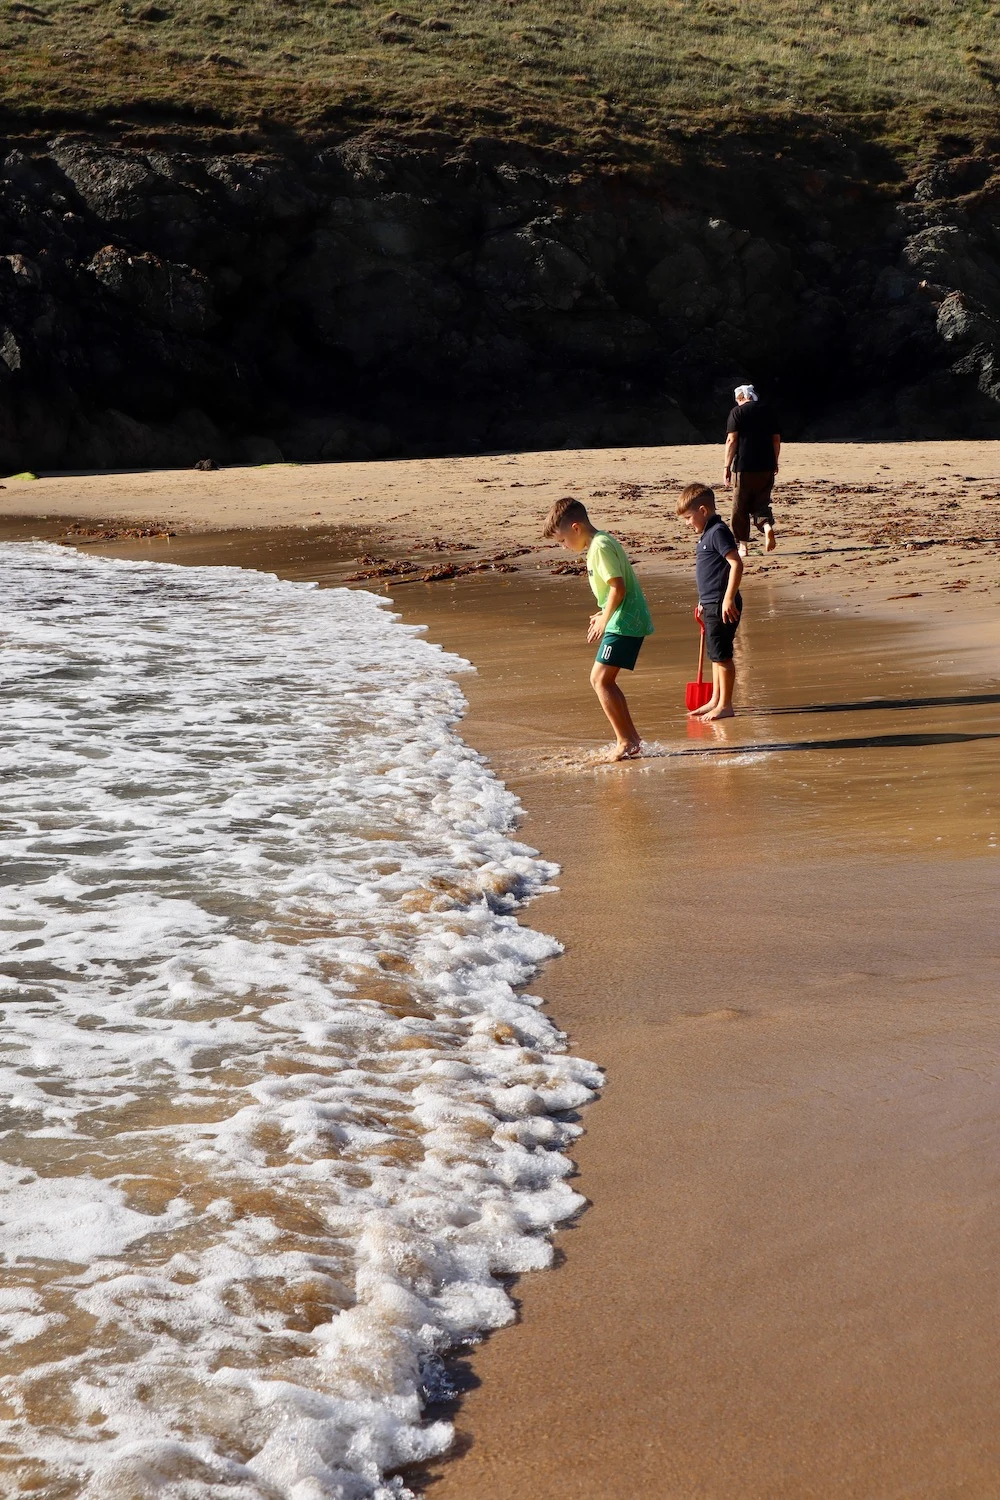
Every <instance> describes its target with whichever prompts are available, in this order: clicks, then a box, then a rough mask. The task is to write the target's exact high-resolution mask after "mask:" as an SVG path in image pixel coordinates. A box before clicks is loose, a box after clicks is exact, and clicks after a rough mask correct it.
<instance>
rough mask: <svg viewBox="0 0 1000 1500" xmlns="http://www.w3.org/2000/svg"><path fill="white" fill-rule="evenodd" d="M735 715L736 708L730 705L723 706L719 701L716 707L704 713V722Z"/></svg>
mask: <svg viewBox="0 0 1000 1500" xmlns="http://www.w3.org/2000/svg"><path fill="white" fill-rule="evenodd" d="M735 717H736V710H735V709H734V708H733V707H732V705H730V706H729V707H728V708H723V707H722V704H721V703H720V704H719V706H718V707H717V708H713V709H712V712H711V713H709V714H705V715H704V720H705V723H706V724H710V723H712V722H713V721H714V720H715V719H733V718H735Z"/></svg>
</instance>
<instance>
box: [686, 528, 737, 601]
mask: <svg viewBox="0 0 1000 1500" xmlns="http://www.w3.org/2000/svg"><path fill="white" fill-rule="evenodd" d="M735 551H736V538H735V537H734V536H733V533H732V532H731V531H730V529H729V527H728V526H727V525H726V523H725V521H724V520H723V519H722V517H721V516H712V517H711V519H710V520H709V523H708V525H707V526H706V527H705V530H704V531H703V532H702V534H701V536H700V537H699V538H698V545H697V547H696V548H695V549H694V574H695V578H696V579H697V582H698V602H699V603H700V604H718V603H719V602H720V601H721V600H722V599H723V598H724V597H725V593H726V589H727V588H728V587H729V564H728V563H727V562H726V553H727V552H735Z"/></svg>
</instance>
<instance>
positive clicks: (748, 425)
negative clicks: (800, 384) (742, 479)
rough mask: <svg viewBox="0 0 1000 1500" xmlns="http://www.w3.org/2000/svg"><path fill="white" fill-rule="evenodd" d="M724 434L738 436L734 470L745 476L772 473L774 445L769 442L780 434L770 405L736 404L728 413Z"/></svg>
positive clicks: (750, 402)
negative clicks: (737, 434) (736, 433)
mask: <svg viewBox="0 0 1000 1500" xmlns="http://www.w3.org/2000/svg"><path fill="white" fill-rule="evenodd" d="M726 431H727V432H738V433H739V435H740V440H739V442H738V443H737V445H736V457H735V458H734V459H733V468H734V469H739V470H741V471H742V472H743V473H744V474H773V473H774V443H773V442H772V441H771V440H772V438H773V437H774V435H775V433H780V431H781V426H780V424H779V422H778V417H777V413H776V412H775V410H774V408H773V407H772V406H769V405H768V403H767V402H766V401H747V402H745V403H744V404H743V405H742V406H740V405H739V404H737V405H736V406H734V407H733V409H732V411H731V412H730V413H729V421H728V422H727V423H726Z"/></svg>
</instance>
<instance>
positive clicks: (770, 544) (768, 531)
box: [764, 521, 778, 552]
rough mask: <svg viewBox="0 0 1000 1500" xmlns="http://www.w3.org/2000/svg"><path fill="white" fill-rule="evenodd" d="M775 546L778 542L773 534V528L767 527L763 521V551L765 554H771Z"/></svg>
mask: <svg viewBox="0 0 1000 1500" xmlns="http://www.w3.org/2000/svg"><path fill="white" fill-rule="evenodd" d="M777 545H778V540H777V537H776V536H775V534H774V527H773V526H769V525H768V524H767V522H766V521H765V522H764V551H765V552H773V551H774V549H775V547H776V546H777Z"/></svg>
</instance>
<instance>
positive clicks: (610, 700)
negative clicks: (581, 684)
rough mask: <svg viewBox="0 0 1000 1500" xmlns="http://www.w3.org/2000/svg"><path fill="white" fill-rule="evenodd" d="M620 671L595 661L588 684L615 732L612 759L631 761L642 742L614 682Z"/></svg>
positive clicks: (621, 693)
mask: <svg viewBox="0 0 1000 1500" xmlns="http://www.w3.org/2000/svg"><path fill="white" fill-rule="evenodd" d="M620 671H621V668H620V667H611V666H607V665H606V664H605V663H604V662H599V661H595V663H594V667H593V671H592V672H591V674H590V684H591V687H592V688H593V689H594V692H595V693H596V694H597V697H598V700H599V702H600V705H601V707H602V708H603V709H604V712H605V713H606V714H607V716H608V721H609V723H610V724H611V728H612V729H613V730H614V732H615V740H616V741H617V743H616V745H615V751H616V753H615V755H614V757H613V759H615V760H631V759H632V757H633V756H635V755H638V753H639V746H640V745H641V743H642V741H641V740H640V739H639V731H638V730H637V729H636V727H635V725H634V724H633V723H632V715H631V714H630V713H629V708H628V703H627V702H626V701H625V694H624V693H623V692H622V690H621V688H620V687H619V686H618V683H617V681H616V679H617V677H618V673H619V672H620Z"/></svg>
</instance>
